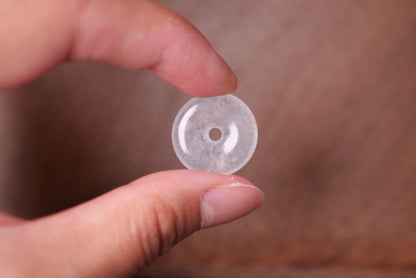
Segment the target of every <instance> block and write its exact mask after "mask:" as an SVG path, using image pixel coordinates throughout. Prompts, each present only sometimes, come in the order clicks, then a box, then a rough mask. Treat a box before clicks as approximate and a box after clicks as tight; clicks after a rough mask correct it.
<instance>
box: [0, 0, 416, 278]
mask: <svg viewBox="0 0 416 278" xmlns="http://www.w3.org/2000/svg"><path fill="white" fill-rule="evenodd" d="M159 2H160V3H162V4H165V5H166V6H168V7H170V8H172V9H174V10H176V11H178V12H180V13H181V14H183V15H184V16H185V17H186V18H188V19H189V20H190V21H191V22H192V23H194V24H195V25H196V26H197V27H198V28H199V29H200V30H201V31H202V32H203V33H204V34H205V35H206V36H207V37H208V39H209V40H210V41H211V42H212V43H213V45H214V46H215V47H216V48H217V49H218V50H219V52H220V53H221V54H222V55H223V56H224V57H225V59H226V60H227V61H229V62H230V64H231V65H232V67H233V68H234V69H235V71H236V73H237V76H238V77H239V80H240V82H239V90H238V92H237V95H238V96H239V97H241V98H242V99H243V100H244V101H245V102H246V103H247V104H248V105H249V106H250V107H251V109H252V110H253V112H254V114H255V115H256V118H257V121H258V124H259V144H258V148H257V151H256V153H255V155H254V157H253V159H252V160H251V161H250V163H249V164H248V165H247V166H246V167H245V168H244V169H243V170H242V171H240V172H239V174H241V175H244V176H247V177H248V178H250V179H251V180H252V181H253V182H255V183H256V184H257V185H258V186H260V187H261V188H262V189H263V190H264V191H265V194H266V204H265V205H264V206H263V207H262V208H261V209H260V210H259V211H258V212H256V213H254V214H253V215H251V216H249V217H247V218H244V219H242V220H239V221H236V222H234V223H232V224H230V225H227V226H224V227H219V228H214V229H210V230H207V231H203V232H201V233H198V234H196V235H193V236H192V237H191V238H189V239H187V240H186V241H185V242H183V243H181V244H180V245H179V246H177V247H176V248H175V249H174V250H172V251H171V252H170V253H169V254H168V255H167V256H166V258H164V259H163V260H162V261H161V262H160V263H159V264H158V266H157V267H158V269H159V272H161V273H163V269H164V267H165V268H166V269H167V270H169V269H170V270H171V269H172V268H171V266H172V265H176V268H175V269H176V270H175V271H177V272H179V273H180V269H181V265H183V266H184V268H183V269H187V267H186V266H189V265H194V266H198V265H201V266H202V265H203V266H204V267H207V266H216V267H220V268H221V267H222V268H223V269H224V268H227V267H229V268H228V269H231V270H230V271H231V272H230V273H232V271H236V270H232V269H233V267H239V266H242V265H244V266H245V267H264V268H270V267H271V268H275V267H278V266H291V267H305V266H308V267H318V268H323V267H326V266H331V267H332V266H342V267H343V268H344V269H345V268H347V269H348V267H351V268H368V267H370V268H380V269H391V268H403V269H406V271H410V272H411V273H413V272H412V271H413V270H414V268H415V267H416V233H415V231H416V217H415V215H416V189H415V188H416V187H415V184H416V1H410V0H409V1H405V0H402V1H387V0H386V1H381V0H380V1H379V0H368V1H358V0H357V1H355V0H353V1H349V0H336V1H331V0H327V1H325V0H322V1H308V0H295V1H283V0H281V1H249V0H244V1H220V0H213V1H191V0H171V1H159ZM186 99H187V97H186V96H183V95H181V94H179V93H177V92H176V90H175V89H173V88H172V87H170V86H169V85H166V84H164V83H163V82H162V81H160V80H158V79H156V78H155V77H153V76H152V75H151V74H150V73H148V72H128V71H123V70H119V69H115V68H113V67H109V66H105V65H98V64H87V63H85V64H68V65H65V66H62V67H60V68H58V69H56V70H54V71H53V72H51V73H49V74H47V75H45V76H44V77H42V78H41V79H40V80H38V81H36V82H34V83H32V84H29V85H27V86H25V87H23V88H20V89H18V90H17V92H13V93H12V92H10V93H4V94H1V95H0V153H1V154H2V155H1V157H0V190H1V194H0V208H1V209H4V210H6V211H8V212H12V213H16V214H18V215H20V216H27V217H36V216H39V215H44V214H47V213H51V212H53V211H56V210H59V209H63V208H66V207H68V206H71V205H74V204H76V203H78V202H80V201H84V200H87V199H89V198H92V197H94V196H96V195H98V194H100V193H103V192H105V191H107V190H109V189H110V188H113V187H114V186H117V185H121V184H124V183H127V182H128V181H130V180H132V179H134V178H137V177H139V176H142V175H144V174H147V173H151V172H153V171H159V170H165V169H172V168H179V167H181V166H180V164H179V162H178V161H177V159H176V157H175V155H174V153H173V149H172V147H171V145H170V128H171V124H172V121H173V118H174V116H175V114H176V112H177V111H178V110H179V108H180V107H181V105H182V104H183V103H184V102H185V101H186ZM188 269H189V267H188ZM201 269H204V268H201ZM279 271H280V270H277V272H276V273H279ZM214 272H215V271H214ZM154 273H155V274H154V275H156V274H157V273H158V272H157V271H156V270H155V272H154ZM183 273H185V274H183V275H185V277H186V271H185V270H184V272H183ZM280 273H281V276H282V277H312V276H307V275H306V274H305V275H306V276H301V274H299V276H290V275H286V274H285V272H280ZM329 273H331V272H329ZM339 273H341V272H339ZM345 273H349V272H348V271H347V272H345ZM363 273H366V272H363ZM369 273H370V272H369ZM376 273H377V272H376ZM147 275H150V276H149V277H158V276H151V274H149V273H148V274H147ZM178 275H179V274H178ZM386 275H389V274H388V273H387V274H386ZM406 275H407V274H406ZM409 275H410V274H409ZM367 276H368V277H384V276H371V275H370V274H368V275H367ZM159 277H161V276H159ZM188 277H208V276H203V275H201V276H197V275H194V276H191V275H189V276H188ZM218 277H226V276H218ZM241 277H242V276H241ZM256 277H270V276H267V275H266V274H265V275H264V276H256ZM313 277H354V276H342V275H341V274H339V275H338V276H336V275H334V276H331V275H330V274H328V275H327V276H325V275H323V276H313ZM356 277H365V276H364V275H363V276H356ZM385 277H393V276H385ZM394 277H400V276H394ZM403 277H410V276H403Z"/></svg>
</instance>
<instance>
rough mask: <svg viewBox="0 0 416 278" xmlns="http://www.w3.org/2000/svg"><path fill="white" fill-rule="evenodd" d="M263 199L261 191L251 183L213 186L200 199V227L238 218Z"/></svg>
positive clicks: (251, 209)
mask: <svg viewBox="0 0 416 278" xmlns="http://www.w3.org/2000/svg"><path fill="white" fill-rule="evenodd" d="M263 201H264V195H263V193H262V192H261V191H260V190H259V189H258V188H257V187H255V186H253V185H248V184H242V183H233V184H230V185H223V186H217V187H214V188H212V189H210V190H208V191H207V192H206V193H205V194H204V196H203V197H202V199H201V218H202V222H201V228H209V227H213V226H217V225H220V224H224V223H227V222H230V221H232V220H235V219H237V218H240V217H242V216H244V215H246V214H248V213H250V212H251V211H253V210H255V209H256V208H258V207H259V206H260V205H261V204H262V203H263Z"/></svg>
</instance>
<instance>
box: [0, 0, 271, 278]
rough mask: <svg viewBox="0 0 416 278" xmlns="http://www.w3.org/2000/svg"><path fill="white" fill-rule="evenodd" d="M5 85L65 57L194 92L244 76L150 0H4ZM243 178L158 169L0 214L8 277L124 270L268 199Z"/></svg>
mask: <svg viewBox="0 0 416 278" xmlns="http://www.w3.org/2000/svg"><path fill="white" fill-rule="evenodd" d="M0 15H1V18H2V24H0V38H1V43H0V90H1V89H3V90H4V89H7V88H12V87H15V86H18V85H20V84H23V83H25V82H28V81H30V80H33V79H34V78H36V77H37V76H39V75H41V74H42V73H44V72H45V71H47V70H49V69H51V68H52V67H54V66H56V65H58V64H59V63H62V62H65V61H83V60H92V61H99V62H107V63H112V64H114V65H117V66H120V67H124V68H128V69H143V68H149V69H150V70H151V71H153V72H154V73H155V74H156V75H158V76H159V77H161V78H162V79H164V80H166V81H167V82H169V83H171V84H172V85H174V86H176V87H177V88H178V89H180V90H181V91H183V92H185V93H187V94H189V95H192V96H213V95H219V94H225V93H231V92H233V91H234V90H235V88H236V83H237V81H236V78H235V75H234V73H233V72H232V70H231V69H230V68H229V67H228V65H227V64H226V63H225V62H224V61H223V60H222V59H221V58H220V57H219V56H218V54H216V52H215V51H214V50H213V48H212V47H211V46H210V45H209V43H208V42H207V41H206V39H205V38H204V37H203V36H202V35H201V34H200V33H199V32H198V31H197V30H196V29H195V28H194V27H192V26H191V25H190V24H189V23H188V22H187V21H185V20H184V19H183V18H181V17H180V16H179V15H177V14H175V13H174V12H172V11H169V10H167V9H166V8H164V7H162V6H160V5H158V4H156V3H154V2H151V1H147V0H137V1H132V0H120V1H116V0H72V1H64V0H38V1H31V0H20V1H16V0H1V1H0ZM262 201H263V194H262V193H261V191H260V190H258V189H257V188H256V187H254V186H252V185H251V183H250V182H249V181H248V180H246V179H244V178H242V177H238V176H225V175H218V174H213V173H206V172H199V171H189V170H174V171H166V172H160V173H155V174H152V175H149V176H146V177H143V178H141V179H138V180H136V181H133V182H132V183H130V184H128V185H125V186H121V187H118V188H117V189H115V190H113V191H111V192H109V193H107V194H105V195H103V196H100V197H98V198H96V199H94V200H91V201H89V202H86V203H84V204H81V205H78V206H76V207H74V208H71V209H68V210H65V211H62V212H59V213H56V214H53V215H50V216H47V217H42V218H39V219H36V220H23V219H20V218H16V217H13V216H10V215H7V214H4V213H1V214H0V272H1V273H2V277H26V276H29V277H34V276H35V277H38V276H39V277H50V276H52V277H118V276H124V275H126V274H128V273H132V272H134V271H135V270H137V269H138V268H140V267H143V266H145V265H147V264H149V263H151V262H153V261H154V260H155V259H156V258H157V257H158V256H160V255H161V254H163V253H164V252H166V251H167V250H168V249H169V248H170V247H172V245H174V244H175V243H177V242H178V241H180V240H182V239H183V238H184V237H186V236H188V235H189V234H191V233H193V232H194V231H197V230H199V229H201V228H208V227H212V226H215V225H219V224H222V223H226V222H229V221H231V220H234V219H236V218H238V217H240V216H243V215H245V214H247V213H249V212H250V211H252V210H254V209H255V208H257V207H258V206H260V205H261V203H262Z"/></svg>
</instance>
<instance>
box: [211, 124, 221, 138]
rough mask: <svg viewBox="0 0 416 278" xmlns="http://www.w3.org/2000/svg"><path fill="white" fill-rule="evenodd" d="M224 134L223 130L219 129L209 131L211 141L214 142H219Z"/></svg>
mask: <svg viewBox="0 0 416 278" xmlns="http://www.w3.org/2000/svg"><path fill="white" fill-rule="evenodd" d="M221 136H222V133H221V130H220V129H219V128H216V127H214V128H211V130H210V131H209V139H211V140H212V141H218V140H220V139H221Z"/></svg>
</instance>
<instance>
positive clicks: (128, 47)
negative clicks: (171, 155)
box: [0, 0, 237, 96]
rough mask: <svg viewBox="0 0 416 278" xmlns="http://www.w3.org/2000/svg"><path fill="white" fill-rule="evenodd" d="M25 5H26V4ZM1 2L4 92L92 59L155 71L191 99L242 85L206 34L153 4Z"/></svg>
mask: <svg viewBox="0 0 416 278" xmlns="http://www.w3.org/2000/svg"><path fill="white" fill-rule="evenodd" d="M23 2H25V3H23ZM23 2H22V1H2V3H1V4H0V10H3V11H7V12H6V13H5V14H6V15H7V14H8V15H10V16H6V17H5V18H3V21H4V22H5V24H2V26H3V27H1V26H0V37H3V38H5V39H4V40H2V43H1V45H0V89H5V88H9V87H14V86H18V85H20V84H22V83H25V82H28V81H30V80H32V79H34V78H36V77H37V76H39V75H41V74H42V73H44V72H45V71H47V70H49V69H50V68H52V67H54V66H55V65H57V64H59V63H61V62H64V61H67V60H75V61H83V60H91V61H98V62H106V63H111V64H114V65H116V66H120V67H123V68H127V69H144V68H149V69H150V70H152V71H153V72H154V73H155V74H156V75H157V76H159V77H161V78H162V79H164V80H166V81H167V82H169V83H170V84H172V85H173V86H175V87H177V88H178V89H179V90H181V91H183V92H185V93H187V94H189V95H192V96H214V95H220V94H226V93H231V92H233V91H234V90H235V89H236V86H237V79H236V77H235V74H234V73H233V71H232V70H231V68H230V67H229V66H228V65H227V63H226V62H225V61H224V60H223V59H222V58H221V57H220V56H219V55H218V54H217V53H216V51H215V50H214V49H213V47H212V46H211V45H210V44H209V42H208V41H207V40H206V39H205V38H204V36H203V35H202V34H201V33H200V32H199V31H198V30H197V29H196V28H195V27H193V26H192V25H191V24H190V23H189V22H188V21H186V20H185V19H184V18H182V17H181V16H180V15H178V14H176V13H175V12H173V11H170V10H168V9H167V8H165V7H163V6H161V5H159V4H156V3H154V2H152V1H147V0H139V1H130V0H122V1H116V0H107V1H102V0H74V1H56V0H42V1H23Z"/></svg>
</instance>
